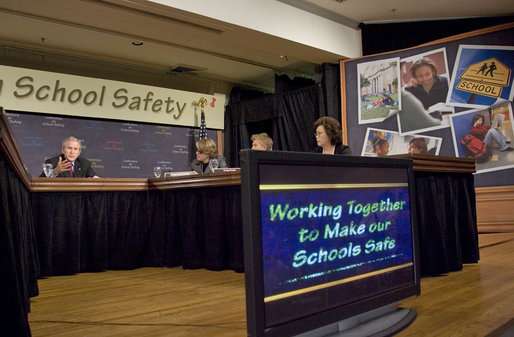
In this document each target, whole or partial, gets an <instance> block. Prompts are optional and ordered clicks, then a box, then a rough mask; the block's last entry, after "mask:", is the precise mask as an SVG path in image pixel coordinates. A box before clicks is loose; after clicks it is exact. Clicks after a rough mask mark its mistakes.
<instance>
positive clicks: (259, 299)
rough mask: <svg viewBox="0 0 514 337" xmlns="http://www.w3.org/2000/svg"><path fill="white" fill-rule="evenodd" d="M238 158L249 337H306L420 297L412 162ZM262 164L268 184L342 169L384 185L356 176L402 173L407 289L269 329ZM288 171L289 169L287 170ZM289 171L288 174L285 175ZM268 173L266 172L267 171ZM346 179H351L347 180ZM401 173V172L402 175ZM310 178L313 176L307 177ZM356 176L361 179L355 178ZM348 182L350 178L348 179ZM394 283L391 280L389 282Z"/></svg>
mask: <svg viewBox="0 0 514 337" xmlns="http://www.w3.org/2000/svg"><path fill="white" fill-rule="evenodd" d="M240 156H241V193H242V212H243V213H242V214H243V233H244V250H245V280H246V303H247V327H248V335H249V336H291V335H296V334H300V333H305V332H307V331H311V330H314V329H317V328H320V327H323V326H326V325H329V324H332V323H334V322H338V321H341V320H344V319H347V318H351V317H354V316H357V315H360V314H363V313H366V312H370V311H373V310H375V309H378V308H382V307H385V306H388V305H391V304H394V303H396V302H398V301H400V300H403V299H406V298H409V297H412V296H416V295H419V294H420V268H419V252H418V243H417V240H418V239H417V238H418V236H417V226H416V210H415V198H414V196H415V192H414V173H413V168H412V160H410V159H392V158H365V157H347V156H337V155H334V156H331V155H322V154H315V153H299V152H278V151H253V150H242V151H241V153H240ZM262 165H266V166H269V165H272V166H271V167H274V166H276V168H277V171H282V172H281V173H278V175H277V177H278V178H272V179H271V181H272V182H273V183H286V184H287V183H294V182H302V179H303V177H301V175H298V172H301V171H305V172H307V171H308V170H312V169H314V170H317V169H318V170H322V171H323V170H326V169H332V168H333V169H339V168H340V169H342V170H346V172H348V173H350V172H352V174H353V173H355V174H356V175H355V177H356V179H358V180H359V179H360V181H361V182H363V181H367V182H369V183H373V182H377V183H380V182H381V181H387V180H388V178H387V177H386V176H384V175H383V174H377V175H373V174H371V175H368V176H364V177H363V176H362V175H360V176H359V172H360V171H367V172H376V173H379V172H388V170H389V171H391V172H395V171H398V170H399V171H405V177H406V180H407V182H408V193H409V196H408V198H409V203H410V227H411V228H410V231H411V243H412V280H411V281H410V282H408V283H407V284H401V285H399V286H398V287H396V288H394V289H387V290H386V291H383V292H380V291H378V292H375V293H373V294H370V295H369V296H368V297H365V298H360V299H358V300H356V301H355V302H352V303H342V304H341V305H336V306H333V305H332V306H331V307H329V308H326V309H325V310H322V311H319V312H316V313H312V314H309V315H306V316H303V317H298V318H294V319H291V320H288V321H285V322H279V323H277V324H273V325H272V326H270V325H269V324H268V325H267V323H266V316H265V315H266V308H265V303H264V298H265V294H264V284H263V283H264V277H263V260H262V259H263V255H262V254H263V248H262V247H263V246H262V244H263V242H262V241H263V240H262V235H263V234H262V230H261V204H260V203H261V200H260V190H259V186H260V183H261V180H263V179H267V181H270V180H269V179H268V178H269V177H267V178H265V177H260V176H259V169H260V167H263V166H262ZM288 167H290V168H294V169H292V170H288ZM288 171H289V172H288ZM268 172H270V171H268ZM352 174H350V175H352ZM402 174H403V173H402ZM310 176H311V177H310V178H308V179H312V174H310ZM359 177H360V178H359ZM316 179H317V180H318V181H319V182H322V183H330V182H331V179H332V178H331V177H330V176H327V175H320V176H319V177H317V178H316ZM348 179H350V180H351V179H353V177H349V178H348ZM393 282H394V281H393Z"/></svg>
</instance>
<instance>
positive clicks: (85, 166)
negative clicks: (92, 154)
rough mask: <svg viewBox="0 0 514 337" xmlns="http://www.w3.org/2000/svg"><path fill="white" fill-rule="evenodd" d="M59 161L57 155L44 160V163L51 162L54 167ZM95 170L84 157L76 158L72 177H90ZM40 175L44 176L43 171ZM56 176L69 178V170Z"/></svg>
mask: <svg viewBox="0 0 514 337" xmlns="http://www.w3.org/2000/svg"><path fill="white" fill-rule="evenodd" d="M58 162H59V156H56V157H53V158H50V159H48V160H46V161H45V163H51V164H52V167H54V168H55V167H56V166H57V163H58ZM96 175H97V174H96V172H95V171H94V170H93V168H92V167H91V163H90V162H89V160H87V159H85V158H80V157H79V158H77V160H75V167H74V170H73V178H90V177H94V176H96ZM40 177H46V176H45V173H44V172H42V173H41V175H40ZM57 178H71V173H70V171H66V172H63V173H61V174H59V175H58V176H57Z"/></svg>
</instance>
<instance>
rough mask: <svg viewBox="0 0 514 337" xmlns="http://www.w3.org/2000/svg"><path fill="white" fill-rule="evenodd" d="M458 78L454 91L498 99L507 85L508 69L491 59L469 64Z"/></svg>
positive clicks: (508, 79)
mask: <svg viewBox="0 0 514 337" xmlns="http://www.w3.org/2000/svg"><path fill="white" fill-rule="evenodd" d="M459 78H460V79H461V81H460V82H459V84H457V87H456V89H459V90H463V91H467V92H471V93H473V94H478V95H485V96H490V97H496V98H498V97H500V95H501V93H502V89H503V87H506V86H508V85H509V81H510V69H509V68H507V67H506V66H505V65H504V64H503V63H501V62H500V61H498V60H497V59H496V58H494V57H493V58H490V59H487V60H483V61H480V62H477V63H475V64H471V65H470V66H468V67H467V68H466V70H464V72H463V73H462V74H461V75H460V76H459Z"/></svg>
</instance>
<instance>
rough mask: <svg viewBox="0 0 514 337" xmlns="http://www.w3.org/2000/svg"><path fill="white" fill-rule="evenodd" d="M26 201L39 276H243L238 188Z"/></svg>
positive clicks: (42, 196) (59, 195) (39, 196)
mask: <svg viewBox="0 0 514 337" xmlns="http://www.w3.org/2000/svg"><path fill="white" fill-rule="evenodd" d="M32 198H33V210H34V219H35V224H36V233H37V247H38V253H39V266H40V276H50V275H65V274H75V273H80V272H93V271H101V270H106V269H132V268H138V267H149V266H156V267H163V266H164V267H176V266H183V267H184V268H189V269H194V268H207V269H211V270H222V269H233V270H235V271H237V272H242V271H243V246H242V225H241V204H240V200H241V198H240V186H223V187H210V188H193V189H184V190H168V191H149V192H86V193H83V192H51V193H46V192H45V193H33V196H32Z"/></svg>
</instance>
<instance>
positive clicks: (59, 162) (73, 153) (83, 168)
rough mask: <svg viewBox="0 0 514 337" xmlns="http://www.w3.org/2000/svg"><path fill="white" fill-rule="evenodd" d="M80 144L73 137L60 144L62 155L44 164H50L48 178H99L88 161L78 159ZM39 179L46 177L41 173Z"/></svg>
mask: <svg viewBox="0 0 514 337" xmlns="http://www.w3.org/2000/svg"><path fill="white" fill-rule="evenodd" d="M81 150H82V144H81V143H80V141H79V140H78V139H77V138H75V137H68V138H66V139H64V140H63V142H62V154H60V155H59V156H56V157H53V158H50V159H48V160H46V161H45V163H50V164H52V168H53V169H52V171H51V172H50V177H58V178H86V177H87V178H89V177H90V178H99V176H98V175H97V174H96V172H95V171H94V170H93V168H92V167H91V163H90V162H89V160H87V159H85V158H79V155H80V151H81ZM40 177H46V175H45V173H44V172H43V173H42V174H41V175H40Z"/></svg>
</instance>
